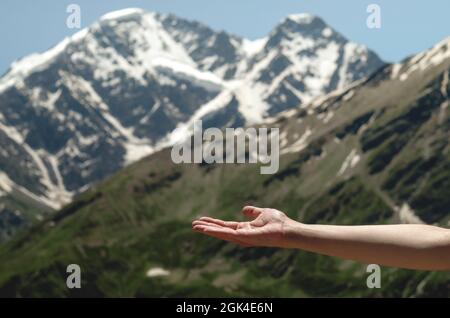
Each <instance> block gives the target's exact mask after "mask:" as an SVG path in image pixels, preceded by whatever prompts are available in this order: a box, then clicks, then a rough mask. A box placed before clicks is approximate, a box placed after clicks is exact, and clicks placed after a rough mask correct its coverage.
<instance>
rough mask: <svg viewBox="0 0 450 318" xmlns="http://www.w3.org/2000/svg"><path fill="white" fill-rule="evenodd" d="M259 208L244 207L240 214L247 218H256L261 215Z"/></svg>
mask: <svg viewBox="0 0 450 318" xmlns="http://www.w3.org/2000/svg"><path fill="white" fill-rule="evenodd" d="M262 210H263V209H261V208H257V207H255V206H245V207H244V208H243V209H242V213H243V214H244V215H245V216H247V217H249V218H253V219H254V218H257V217H258V216H259V215H260V214H261V213H262Z"/></svg>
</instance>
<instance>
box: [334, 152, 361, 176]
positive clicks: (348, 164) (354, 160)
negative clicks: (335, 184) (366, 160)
mask: <svg viewBox="0 0 450 318" xmlns="http://www.w3.org/2000/svg"><path fill="white" fill-rule="evenodd" d="M360 159H361V157H360V155H359V154H358V152H357V151H356V149H353V150H352V151H351V152H350V153H349V155H348V156H347V157H346V158H345V160H344V162H343V163H342V166H341V168H340V169H339V171H338V173H337V175H338V176H341V175H343V174H344V172H345V171H346V170H347V169H349V168H354V167H355V166H356V165H357V164H358V162H359V160H360Z"/></svg>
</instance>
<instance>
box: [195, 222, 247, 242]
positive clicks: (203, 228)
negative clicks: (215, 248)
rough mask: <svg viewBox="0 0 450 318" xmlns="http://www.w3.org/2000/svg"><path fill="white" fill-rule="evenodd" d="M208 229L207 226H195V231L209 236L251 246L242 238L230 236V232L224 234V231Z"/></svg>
mask: <svg viewBox="0 0 450 318" xmlns="http://www.w3.org/2000/svg"><path fill="white" fill-rule="evenodd" d="M206 229H207V227H206V226H195V227H194V231H196V232H199V233H202V234H205V235H207V236H211V237H214V238H218V239H221V240H224V241H227V242H231V243H234V244H238V245H240V246H242V247H250V246H251V245H250V244H248V243H244V242H242V241H240V240H238V239H236V238H233V237H230V236H229V235H228V234H222V233H216V232H213V231H207V230H206Z"/></svg>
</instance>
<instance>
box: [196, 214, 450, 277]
mask: <svg viewBox="0 0 450 318" xmlns="http://www.w3.org/2000/svg"><path fill="white" fill-rule="evenodd" d="M242 213H243V214H244V215H245V216H247V217H249V218H250V219H251V221H248V222H235V221H223V220H219V219H213V218H210V217H201V218H199V219H198V220H195V221H194V222H193V223H192V228H193V230H194V231H196V232H199V233H202V234H205V235H208V236H212V237H215V238H218V239H221V240H225V241H228V242H231V243H235V244H238V245H240V246H243V247H256V246H261V247H263V246H265V247H280V248H296V249H302V250H305V251H309V252H314V253H319V254H324V255H329V256H336V257H340V258H344V259H350V260H355V261H360V262H363V263H374V264H379V265H385V266H393V267H401V268H408V269H416V270H433V271H437V270H450V230H448V229H444V228H440V227H436V226H431V225H421V224H398V225H362V226H339V225H309V224H303V223H299V222H296V221H294V220H292V219H290V218H289V217H287V216H286V215H285V214H284V213H283V212H281V211H278V210H274V209H265V208H257V207H252V206H247V207H244V209H243V210H242Z"/></svg>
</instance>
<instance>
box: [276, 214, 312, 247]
mask: <svg viewBox="0 0 450 318" xmlns="http://www.w3.org/2000/svg"><path fill="white" fill-rule="evenodd" d="M307 227H308V225H307V224H303V223H300V222H297V221H294V220H291V219H289V220H288V221H287V222H285V224H284V226H283V246H282V247H285V248H301V247H302V245H301V243H304V241H305V233H307Z"/></svg>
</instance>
